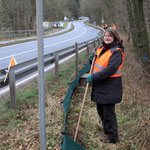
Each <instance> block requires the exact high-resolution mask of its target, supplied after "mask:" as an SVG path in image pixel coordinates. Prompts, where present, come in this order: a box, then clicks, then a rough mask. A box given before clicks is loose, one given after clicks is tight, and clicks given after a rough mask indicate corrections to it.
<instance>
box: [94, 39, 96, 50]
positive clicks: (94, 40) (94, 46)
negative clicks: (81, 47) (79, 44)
mask: <svg viewBox="0 0 150 150" xmlns="http://www.w3.org/2000/svg"><path fill="white" fill-rule="evenodd" d="M94 48H95V49H96V40H94Z"/></svg>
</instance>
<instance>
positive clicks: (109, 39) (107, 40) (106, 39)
mask: <svg viewBox="0 0 150 150" xmlns="http://www.w3.org/2000/svg"><path fill="white" fill-rule="evenodd" d="M113 41H114V38H113V36H112V35H111V34H110V33H109V32H106V33H105V35H104V42H105V44H111V43H112V42H113Z"/></svg>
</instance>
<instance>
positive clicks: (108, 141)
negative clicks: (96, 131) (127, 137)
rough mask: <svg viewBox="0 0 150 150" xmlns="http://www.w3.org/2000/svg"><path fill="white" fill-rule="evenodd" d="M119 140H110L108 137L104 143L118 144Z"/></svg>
mask: <svg viewBox="0 0 150 150" xmlns="http://www.w3.org/2000/svg"><path fill="white" fill-rule="evenodd" d="M117 142H118V139H110V138H109V137H106V138H105V139H104V143H117Z"/></svg>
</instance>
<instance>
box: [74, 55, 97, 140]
mask: <svg viewBox="0 0 150 150" xmlns="http://www.w3.org/2000/svg"><path fill="white" fill-rule="evenodd" d="M95 57H96V56H94V58H93V61H92V65H91V68H90V74H91V73H92V70H93V66H94V62H95ZM88 87H89V82H88V83H87V84H86V88H85V93H84V97H83V101H82V105H81V110H80V115H79V119H78V124H77V128H76V132H75V136H74V141H76V138H77V134H78V129H79V125H80V120H81V115H82V111H83V107H84V103H85V99H86V95H87V91H88Z"/></svg>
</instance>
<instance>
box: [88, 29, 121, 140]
mask: <svg viewBox="0 0 150 150" xmlns="http://www.w3.org/2000/svg"><path fill="white" fill-rule="evenodd" d="M123 58H124V54H123V46H122V44H121V39H120V37H119V34H118V32H117V31H116V30H115V29H113V28H108V29H107V30H106V31H105V33H104V42H103V44H102V45H101V46H100V47H99V48H98V49H97V50H96V59H95V63H94V69H93V74H92V75H89V76H88V77H87V82H91V81H93V85H92V95H91V99H92V101H94V102H95V103H96V106H97V112H98V114H99V117H100V119H101V121H102V127H103V130H102V131H103V132H102V133H104V134H106V135H107V137H106V138H105V139H104V142H107V143H116V142H117V141H118V124H117V118H116V114H115V104H116V103H120V102H121V100H122V79H121V67H122V64H123Z"/></svg>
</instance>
